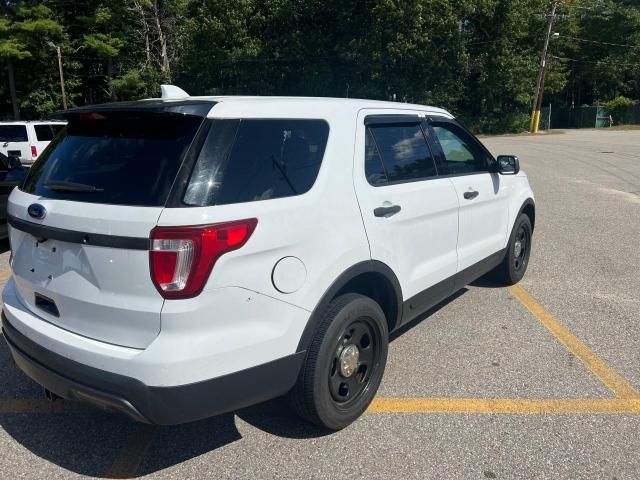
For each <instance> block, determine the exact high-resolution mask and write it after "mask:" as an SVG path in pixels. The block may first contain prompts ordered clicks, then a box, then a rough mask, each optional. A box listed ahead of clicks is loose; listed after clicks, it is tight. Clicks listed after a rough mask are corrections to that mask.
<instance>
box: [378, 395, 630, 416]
mask: <svg viewBox="0 0 640 480" xmlns="http://www.w3.org/2000/svg"><path fill="white" fill-rule="evenodd" d="M634 402H635V400H623V399H606V400H595V399H594V400H583V399H575V400H521V399H490V398H385V397H377V398H375V399H374V400H373V402H372V403H371V405H370V406H369V409H368V412H369V413H486V414H491V413H502V414H505V413H506V414H560V413H592V414H595V413H640V410H638V408H640V403H637V404H635V403H634Z"/></svg>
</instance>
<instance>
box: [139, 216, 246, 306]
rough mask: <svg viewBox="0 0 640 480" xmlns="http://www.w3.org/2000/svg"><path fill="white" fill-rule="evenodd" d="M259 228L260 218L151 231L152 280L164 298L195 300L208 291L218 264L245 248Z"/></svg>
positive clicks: (150, 260)
mask: <svg viewBox="0 0 640 480" xmlns="http://www.w3.org/2000/svg"><path fill="white" fill-rule="evenodd" d="M257 224H258V220H257V219H256V218H249V219H247V220H239V221H235V222H226V223H215V224H212V225H196V226H188V227H156V228H154V229H153V230H152V231H151V250H150V251H149V265H150V268H151V279H152V280H153V284H154V285H155V286H156V288H157V289H158V291H159V292H160V294H161V295H162V296H163V297H164V298H190V297H195V296H197V295H198V294H200V292H201V291H202V289H203V288H204V285H205V283H206V282H207V279H208V278H209V274H210V273H211V269H213V266H214V264H215V263H216V260H218V258H220V257H221V256H222V255H224V254H225V253H227V252H230V251H232V250H237V249H238V248H240V247H242V246H243V245H244V244H245V243H247V240H249V237H250V236H251V234H252V233H253V231H254V230H255V228H256V225H257Z"/></svg>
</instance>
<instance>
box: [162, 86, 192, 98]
mask: <svg viewBox="0 0 640 480" xmlns="http://www.w3.org/2000/svg"><path fill="white" fill-rule="evenodd" d="M160 97H161V98H167V99H168V98H188V97H189V94H188V93H187V92H185V91H184V90H182V89H181V88H180V87H176V86H175V85H160Z"/></svg>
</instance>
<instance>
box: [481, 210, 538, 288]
mask: <svg viewBox="0 0 640 480" xmlns="http://www.w3.org/2000/svg"><path fill="white" fill-rule="evenodd" d="M532 233H533V228H532V227H531V220H530V219H529V217H528V216H527V215H526V214H524V213H523V214H521V215H520V216H519V217H518V218H517V220H516V223H515V224H514V226H513V230H512V231H511V236H510V237H509V244H508V245H507V250H506V252H505V255H504V259H503V260H502V263H501V264H500V265H498V266H497V267H496V268H495V269H494V270H493V271H491V272H489V274H488V275H487V276H488V278H489V279H491V280H493V281H496V282H498V283H500V284H504V285H514V284H516V283H518V282H519V281H520V280H522V277H524V274H525V272H526V271H527V267H528V266H529V257H530V256H531V246H532V241H531V239H532Z"/></svg>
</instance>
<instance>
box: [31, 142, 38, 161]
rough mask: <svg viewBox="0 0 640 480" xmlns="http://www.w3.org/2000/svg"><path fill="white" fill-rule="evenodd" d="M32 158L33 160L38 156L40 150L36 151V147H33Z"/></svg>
mask: <svg viewBox="0 0 640 480" xmlns="http://www.w3.org/2000/svg"><path fill="white" fill-rule="evenodd" d="M31 156H32V157H33V158H36V157H37V156H38V150H37V149H36V146H35V145H31Z"/></svg>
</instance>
